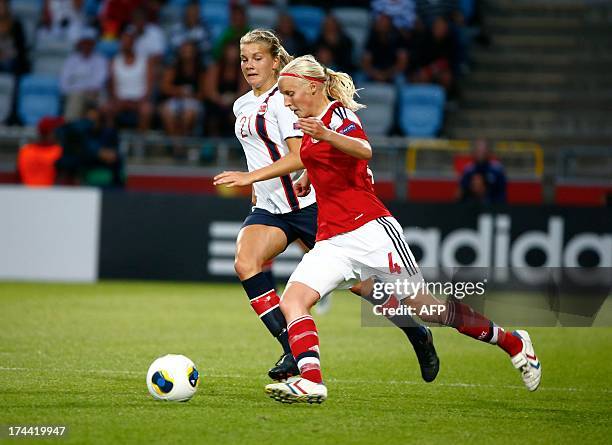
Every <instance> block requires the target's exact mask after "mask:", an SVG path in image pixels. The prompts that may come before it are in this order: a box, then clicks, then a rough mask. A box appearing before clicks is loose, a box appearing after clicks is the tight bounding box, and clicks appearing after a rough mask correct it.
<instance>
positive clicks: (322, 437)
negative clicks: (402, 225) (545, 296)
mask: <svg viewBox="0 0 612 445" xmlns="http://www.w3.org/2000/svg"><path fill="white" fill-rule="evenodd" d="M316 319H317V324H318V326H319V331H320V337H321V353H322V364H323V372H324V377H325V379H326V382H327V384H328V388H329V399H328V401H327V402H325V403H324V404H322V405H320V406H318V405H313V406H310V405H290V406H288V405H282V404H279V403H276V402H274V401H273V400H271V399H269V398H267V397H266V396H265V395H264V393H263V387H264V385H265V384H266V383H267V382H268V379H267V376H266V371H267V369H268V367H269V366H270V365H271V364H272V363H273V362H274V361H275V360H276V359H277V357H278V355H279V346H278V345H277V344H276V343H275V342H274V341H273V340H272V339H271V338H270V336H269V335H268V334H267V332H266V331H265V329H264V327H263V326H262V325H261V324H260V322H259V321H258V320H257V318H256V316H255V315H254V314H253V313H252V311H251V309H250V307H249V305H248V303H247V301H246V297H245V296H244V295H243V292H242V289H241V288H240V286H239V285H210V284H175V283H172V284H169V283H140V282H129V283H126V282H102V283H99V284H96V285H57V284H12V283H0V425H4V428H5V429H6V425H23V424H28V425H35V424H39V425H40V424H45V425H49V424H63V425H67V426H68V427H69V433H68V436H67V437H66V438H64V439H61V440H55V439H46V440H44V441H42V442H41V440H35V441H34V440H33V441H32V442H35V443H50V442H60V443H100V444H115V443H116V444H119V443H146V444H151V443H166V444H178V443H189V444H203V443H206V444H220V443H230V444H241V445H246V444H250V443H270V444H272V443H287V444H293V443H296V444H298V443H302V444H304V443H338V444H348V443H351V444H353V443H356V444H374V443H384V444H395V443H440V444H449V443H452V444H455V443H470V444H474V443H520V442H523V443H529V444H534V443H535V444H537V443H555V444H560V443H573V444H577V443H610V442H609V441H610V437H612V427H611V426H610V420H611V417H612V416H611V414H612V384H611V381H612V377H611V376H612V352H611V351H612V348H611V347H610V346H611V345H612V328H571V329H570V328H538V329H535V328H534V329H530V333H531V335H532V338H533V340H534V344H535V347H536V351H537V352H538V355H539V356H540V359H541V361H542V365H543V380H542V385H541V387H540V389H539V390H538V391H537V392H535V393H529V392H528V391H527V390H526V389H525V388H524V387H523V386H522V382H521V380H520V376H519V375H518V373H517V372H516V371H515V370H514V369H513V368H512V366H511V364H510V361H509V359H508V358H507V357H506V356H505V354H504V353H503V352H501V351H500V350H499V349H498V348H496V347H494V346H490V345H486V344H483V343H479V342H476V341H473V340H471V339H469V338H467V337H464V336H461V335H459V334H458V333H456V332H455V331H454V330H452V329H448V328H437V329H434V338H435V340H436V345H437V349H438V353H439V355H440V358H441V371H440V374H439V376H438V379H437V380H436V381H435V382H434V383H431V384H426V383H423V382H422V381H421V379H420V374H419V371H418V366H417V363H416V359H415V357H414V354H413V352H412V348H411V347H410V345H409V343H408V342H407V341H406V339H405V337H404V335H403V334H402V333H401V332H400V331H399V330H397V329H395V328H392V327H389V328H362V327H361V326H360V305H359V302H358V300H357V299H356V298H355V297H353V296H352V295H350V294H348V293H345V292H338V293H336V295H335V296H334V301H333V307H332V310H331V312H330V313H328V314H326V315H324V316H320V317H316ZM166 353H182V354H185V355H187V356H188V357H190V358H191V359H192V360H194V362H195V363H196V364H197V366H198V368H199V370H200V372H201V375H202V381H201V384H200V388H199V390H198V393H197V394H196V396H195V397H194V398H193V399H192V400H191V401H190V402H188V403H163V402H157V401H155V400H153V398H152V397H151V396H150V395H149V394H148V392H147V388H146V384H145V375H146V371H147V368H148V366H149V364H150V363H151V362H152V361H153V360H154V359H155V358H156V357H158V356H160V355H163V354H166ZM0 442H3V443H26V442H28V441H27V440H22V439H20V440H19V441H17V440H15V439H7V438H4V439H0Z"/></svg>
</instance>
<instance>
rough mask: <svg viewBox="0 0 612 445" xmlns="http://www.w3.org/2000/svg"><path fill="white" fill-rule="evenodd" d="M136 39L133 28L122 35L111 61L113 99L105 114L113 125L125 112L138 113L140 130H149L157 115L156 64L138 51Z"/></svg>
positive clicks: (111, 97)
mask: <svg viewBox="0 0 612 445" xmlns="http://www.w3.org/2000/svg"><path fill="white" fill-rule="evenodd" d="M135 39H136V36H135V34H134V30H133V29H130V28H128V29H127V30H125V31H124V32H123V34H122V35H121V50H120V52H119V54H117V55H116V56H115V57H114V58H113V60H112V62H111V68H110V87H109V92H110V98H109V102H108V103H107V104H106V107H105V113H106V117H107V119H108V121H107V123H108V125H109V126H113V125H114V124H115V120H116V118H117V117H122V116H121V115H123V116H125V113H129V114H132V115H136V118H137V122H138V124H137V125H138V130H139V131H146V130H148V129H149V128H150V125H151V117H152V115H153V104H152V101H151V96H152V92H153V67H152V62H151V61H150V60H149V59H148V58H147V57H146V56H144V55H143V54H137V53H136V51H135V48H134V44H135Z"/></svg>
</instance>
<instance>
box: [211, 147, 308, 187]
mask: <svg viewBox="0 0 612 445" xmlns="http://www.w3.org/2000/svg"><path fill="white" fill-rule="evenodd" d="M301 144H302V138H290V139H287V146H288V147H289V153H287V154H286V155H285V156H283V157H282V158H280V159H279V160H278V161H275V162H273V163H272V164H270V165H267V166H265V167H263V168H259V169H257V170H253V171H252V172H237V171H226V172H223V173H219V174H218V175H217V176H215V177H214V178H213V184H214V185H225V186H226V187H240V186H245V185H251V184H253V183H254V182H258V181H265V180H266V179H272V178H278V177H280V176H285V175H288V174H289V173H293V172H295V171H298V170H302V169H303V168H304V164H302V160H301V159H300V145H301Z"/></svg>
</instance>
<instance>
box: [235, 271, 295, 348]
mask: <svg viewBox="0 0 612 445" xmlns="http://www.w3.org/2000/svg"><path fill="white" fill-rule="evenodd" d="M242 286H243V287H244V290H245V291H246V293H247V296H248V297H249V300H250V302H251V307H252V308H253V310H254V311H255V313H256V314H257V315H258V316H259V318H260V319H261V321H262V322H263V324H264V325H266V328H268V331H270V334H272V336H273V337H274V338H276V339H277V340H278V342H279V343H280V344H281V346H282V347H283V351H284V352H285V353H289V354H290V353H291V348H290V347H289V337H288V334H287V321H286V320H285V316H284V315H283V313H282V312H281V310H280V307H279V303H280V299H279V298H278V295H277V294H276V290H274V284H273V283H272V282H270V280H269V279H268V278H267V277H266V275H265V274H264V273H263V272H259V273H258V274H257V275H254V276H252V277H251V278H247V279H246V280H244V281H242Z"/></svg>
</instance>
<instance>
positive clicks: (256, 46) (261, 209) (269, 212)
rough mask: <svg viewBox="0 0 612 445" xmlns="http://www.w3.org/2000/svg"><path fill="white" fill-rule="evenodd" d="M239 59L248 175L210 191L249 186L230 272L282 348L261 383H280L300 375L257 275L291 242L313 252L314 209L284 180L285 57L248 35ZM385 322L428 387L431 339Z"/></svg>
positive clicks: (290, 154) (290, 140)
mask: <svg viewBox="0 0 612 445" xmlns="http://www.w3.org/2000/svg"><path fill="white" fill-rule="evenodd" d="M240 59H241V68H242V73H243V75H244V77H245V79H246V81H247V82H248V83H249V85H250V86H251V91H249V92H248V93H246V94H244V95H243V96H241V97H239V98H238V99H237V100H236V102H235V103H234V107H233V110H234V114H235V116H236V123H235V133H236V137H237V138H238V140H239V141H240V143H241V145H242V147H243V149H244V153H245V156H246V159H247V165H248V168H249V172H248V173H243V172H223V173H221V174H219V175H217V176H216V177H215V184H226V185H249V184H252V183H255V184H254V187H253V188H254V197H255V202H254V207H253V209H252V211H251V213H250V214H249V215H248V216H247V218H246V219H245V221H244V223H243V225H242V228H241V230H240V233H239V234H238V239H237V241H236V257H235V269H236V273H237V274H238V277H239V278H240V281H241V283H242V285H243V287H244V290H245V292H246V293H247V296H248V297H249V300H250V303H251V306H252V308H253V310H254V311H255V312H256V314H257V315H258V316H259V318H260V319H261V321H262V322H263V323H264V325H265V326H266V327H267V328H268V330H269V332H270V333H271V334H272V336H273V337H275V338H276V339H277V340H278V341H279V343H280V344H281V345H282V347H283V355H281V358H280V359H279V361H278V362H277V364H276V365H275V366H274V367H273V368H272V369H270V370H269V371H268V375H269V376H270V378H272V379H274V380H284V379H286V378H288V377H291V376H295V375H298V374H299V370H298V368H297V365H296V362H295V360H294V358H293V355H292V354H291V349H290V346H289V340H288V335H287V324H286V322H285V318H284V316H283V314H282V312H281V310H280V308H279V303H280V301H279V298H278V296H277V294H276V291H275V288H274V287H275V285H274V283H273V282H271V280H270V279H269V278H268V277H267V276H266V274H264V273H263V265H264V263H265V262H266V261H269V260H270V259H273V258H274V257H276V256H277V255H279V254H280V253H281V252H283V251H284V250H285V249H286V248H287V246H288V245H289V244H291V243H292V242H293V241H295V240H299V241H301V242H302V243H303V245H305V246H306V247H307V248H308V249H311V248H312V247H313V246H314V244H315V236H316V232H317V205H316V202H315V201H316V199H315V193H314V191H311V192H309V191H307V190H304V191H302V192H301V193H296V192H295V190H294V188H293V181H294V180H295V179H297V178H296V177H292V176H291V175H290V174H289V173H291V172H293V171H295V170H300V169H302V168H303V166H302V162H301V160H300V155H299V150H300V144H301V140H302V132H301V130H300V129H299V128H298V125H297V117H296V116H295V114H294V113H293V112H292V111H291V110H290V109H289V108H287V107H285V106H284V104H283V97H282V95H281V94H280V93H279V91H278V86H277V81H278V74H279V72H280V70H281V69H282V68H283V67H284V66H285V64H287V63H288V62H289V61H290V60H291V56H289V54H287V52H286V51H285V49H284V48H283V47H282V46H281V44H280V42H279V40H278V38H277V36H276V35H275V34H274V33H273V32H271V31H268V30H263V29H255V30H253V31H250V32H248V33H247V34H245V35H244V36H242V38H241V39H240ZM364 297H365V298H366V299H367V297H368V295H364ZM390 320H391V321H392V322H393V323H395V324H396V325H398V326H399V327H400V328H401V329H402V331H403V332H404V333H405V334H406V336H407V337H408V339H409V340H410V342H411V344H412V345H413V347H414V349H415V352H416V354H417V358H418V360H419V365H420V368H421V375H422V376H423V379H424V380H425V381H432V380H433V379H435V377H436V375H437V373H438V369H439V361H438V357H437V355H436V351H435V348H434V347H433V341H432V337H431V331H430V330H429V329H427V328H425V327H424V326H419V325H418V324H416V322H414V321H413V320H412V318H411V317H409V316H403V317H402V316H395V317H390Z"/></svg>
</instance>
